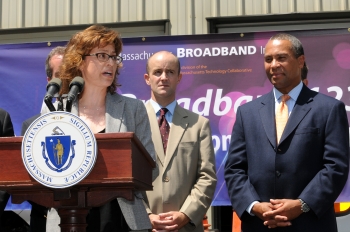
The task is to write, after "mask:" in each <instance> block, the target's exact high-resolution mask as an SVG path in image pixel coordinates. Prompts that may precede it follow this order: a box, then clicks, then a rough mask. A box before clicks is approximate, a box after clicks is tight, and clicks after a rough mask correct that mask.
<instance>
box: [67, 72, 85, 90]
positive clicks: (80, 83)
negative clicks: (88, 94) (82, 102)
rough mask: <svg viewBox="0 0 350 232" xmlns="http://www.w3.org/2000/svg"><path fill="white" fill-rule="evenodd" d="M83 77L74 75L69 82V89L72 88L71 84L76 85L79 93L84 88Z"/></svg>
mask: <svg viewBox="0 0 350 232" xmlns="http://www.w3.org/2000/svg"><path fill="white" fill-rule="evenodd" d="M84 83H85V82H84V79H83V78H82V77H79V76H76V77H74V78H73V80H72V81H71V82H70V84H69V89H71V88H72V86H73V85H75V86H77V87H78V88H79V93H81V91H83V89H84Z"/></svg>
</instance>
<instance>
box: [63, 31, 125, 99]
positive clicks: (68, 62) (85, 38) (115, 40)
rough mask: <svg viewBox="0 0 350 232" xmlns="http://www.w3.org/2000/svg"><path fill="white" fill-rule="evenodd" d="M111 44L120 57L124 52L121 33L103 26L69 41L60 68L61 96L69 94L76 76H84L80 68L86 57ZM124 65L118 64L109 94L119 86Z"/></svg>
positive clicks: (80, 33) (82, 32) (79, 34)
mask: <svg viewBox="0 0 350 232" xmlns="http://www.w3.org/2000/svg"><path fill="white" fill-rule="evenodd" d="M109 44H113V45H114V46H115V52H116V54H117V55H119V54H120V53H121V51H122V46H123V44H122V41H121V38H120V36H119V33H118V32H117V31H115V30H112V29H109V28H107V27H104V26H102V25H93V26H90V27H88V28H86V29H85V30H83V31H81V32H78V33H76V34H75V35H73V37H72V38H71V39H70V40H69V42H68V44H67V47H66V50H65V53H64V56H63V60H62V65H61V66H60V71H59V72H60V78H61V80H62V88H61V91H60V94H66V93H68V92H69V83H70V82H71V81H72V80H73V78H74V77H76V76H82V73H81V71H80V70H79V67H80V65H81V63H82V62H83V60H84V57H83V56H84V55H87V54H90V52H91V50H92V49H94V48H95V47H105V46H107V45H109ZM121 67H122V63H120V64H118V67H117V72H116V75H115V77H114V80H113V83H112V84H111V85H110V86H109V87H108V88H107V92H109V93H111V94H113V93H114V92H115V90H116V89H117V87H118V86H120V85H119V84H118V83H117V79H118V78H117V75H118V74H119V72H118V71H119V68H121Z"/></svg>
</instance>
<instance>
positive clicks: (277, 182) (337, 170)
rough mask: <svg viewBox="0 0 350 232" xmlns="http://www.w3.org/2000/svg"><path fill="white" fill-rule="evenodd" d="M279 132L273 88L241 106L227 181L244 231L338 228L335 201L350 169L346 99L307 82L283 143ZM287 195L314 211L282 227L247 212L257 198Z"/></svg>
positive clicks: (332, 231)
mask: <svg viewBox="0 0 350 232" xmlns="http://www.w3.org/2000/svg"><path fill="white" fill-rule="evenodd" d="M275 131H276V126H275V100H274V95H273V92H272V91H271V92H270V93H268V94H266V95H263V96H261V97H260V98H258V99H256V100H254V101H251V102H249V103H247V104H244V105H242V106H240V107H239V109H238V111H237V115H236V122H235V124H234V127H233V131H232V136H231V144H230V148H229V152H228V158H227V162H226V165H225V180H226V184H227V188H228V191H229V196H230V199H231V202H232V206H233V208H234V210H236V212H237V214H238V215H239V216H240V218H241V220H242V229H243V231H244V232H250V231H254V232H255V231H259V232H260V231H318V232H335V231H337V229H336V219H335V214H334V208H333V204H334V201H335V200H336V199H337V197H338V195H339V194H340V192H341V191H342V189H343V187H344V185H345V183H346V180H347V177H348V172H349V125H348V119H347V115H346V111H345V105H344V103H342V102H340V101H338V100H336V99H334V98H331V97H328V96H326V95H323V94H320V93H317V92H314V91H312V90H310V89H309V88H307V87H306V86H303V89H302V90H301V92H300V95H299V97H298V99H297V101H296V104H295V106H294V108H293V110H292V113H291V115H290V117H289V120H288V122H287V125H286V128H285V130H284V132H283V134H282V137H281V141H280V143H279V144H276V143H277V142H276V132H275ZM283 198H286V199H297V198H301V199H303V200H304V201H305V202H306V203H307V204H308V205H309V207H310V208H311V211H310V212H308V213H303V214H301V215H300V216H299V217H298V218H296V219H295V220H293V221H292V226H290V227H285V228H278V229H268V228H267V227H266V226H264V225H263V222H262V220H260V219H259V218H258V217H256V216H251V215H249V214H248V213H247V212H246V209H247V207H248V206H249V205H250V204H251V203H252V202H253V201H261V202H268V201H269V200H270V199H283Z"/></svg>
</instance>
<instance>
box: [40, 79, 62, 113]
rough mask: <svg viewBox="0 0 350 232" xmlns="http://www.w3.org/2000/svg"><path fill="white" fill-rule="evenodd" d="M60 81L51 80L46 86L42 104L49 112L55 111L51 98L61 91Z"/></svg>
mask: <svg viewBox="0 0 350 232" xmlns="http://www.w3.org/2000/svg"><path fill="white" fill-rule="evenodd" d="M61 85H62V81H61V79H60V78H52V80H51V81H50V82H49V83H48V84H47V86H46V95H45V97H44V102H45V104H46V106H47V108H49V110H50V111H56V109H55V107H54V106H53V104H52V97H53V96H54V95H55V94H56V93H58V92H59V91H60V89H61Z"/></svg>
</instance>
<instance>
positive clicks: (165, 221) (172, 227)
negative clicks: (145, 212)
mask: <svg viewBox="0 0 350 232" xmlns="http://www.w3.org/2000/svg"><path fill="white" fill-rule="evenodd" d="M149 218H150V220H151V223H152V231H153V232H163V231H170V232H176V231H178V230H179V229H181V228H182V227H183V226H185V225H186V224H187V223H188V222H189V221H190V219H189V218H188V217H187V215H185V214H184V213H181V212H178V211H170V212H167V213H160V214H150V215H149Z"/></svg>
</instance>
